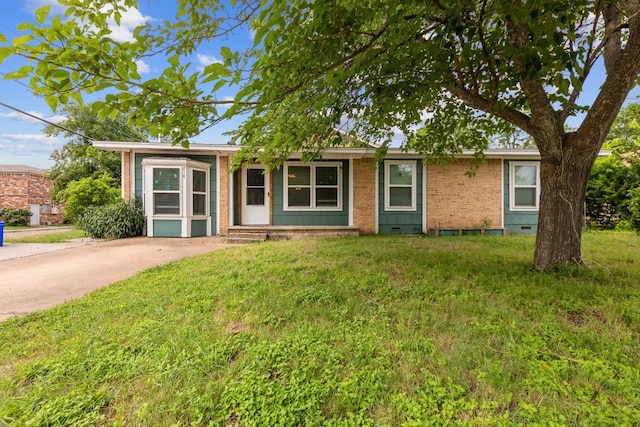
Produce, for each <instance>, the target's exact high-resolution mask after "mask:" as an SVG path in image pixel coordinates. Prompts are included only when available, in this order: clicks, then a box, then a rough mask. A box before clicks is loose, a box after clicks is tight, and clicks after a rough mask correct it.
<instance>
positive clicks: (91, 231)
mask: <svg viewBox="0 0 640 427" xmlns="http://www.w3.org/2000/svg"><path fill="white" fill-rule="evenodd" d="M77 226H78V228H80V229H82V230H84V232H85V233H87V235H88V236H90V237H93V238H96V239H123V238H126V237H135V236H141V235H142V231H143V228H144V211H143V209H142V202H140V201H139V200H133V201H131V202H130V203H127V202H125V201H124V200H121V201H119V202H118V203H114V204H111V205H106V206H89V207H87V208H86V209H85V210H84V213H83V214H82V215H81V216H80V217H79V218H78V221H77Z"/></svg>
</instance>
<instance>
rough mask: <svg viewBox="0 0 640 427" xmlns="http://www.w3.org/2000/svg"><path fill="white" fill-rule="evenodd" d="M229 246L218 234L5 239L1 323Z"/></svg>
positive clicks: (0, 262)
mask: <svg viewBox="0 0 640 427" xmlns="http://www.w3.org/2000/svg"><path fill="white" fill-rule="evenodd" d="M17 237H18V236H11V238H17ZM6 238H7V235H6V234H5V239H6ZM226 247H228V246H227V245H226V244H225V243H223V241H222V239H221V238H218V237H196V238H189V239H177V238H176V239H165V238H149V237H135V238H130V239H120V240H110V241H96V240H91V239H76V240H74V241H72V242H69V243H49V244H40V243H7V242H6V241H5V244H4V246H2V247H0V321H2V320H5V319H7V318H9V317H11V316H19V315H22V314H26V313H29V312H32V311H37V310H43V309H46V308H50V307H53V306H55V305H57V304H60V303H63V302H65V301H68V300H71V299H75V298H79V297H81V296H83V295H85V294H87V293H88V292H91V291H93V290H95V289H98V288H101V287H103V286H107V285H109V284H111V283H114V282H117V281H119V280H122V279H126V278H127V277H130V276H132V275H134V274H135V273H137V272H139V271H142V270H146V269H148V268H151V267H154V266H156V265H161V264H166V263H168V262H171V261H175V260H178V259H181V258H187V257H191V256H195V255H200V254H204V253H207V252H211V251H214V250H219V249H223V248H226Z"/></svg>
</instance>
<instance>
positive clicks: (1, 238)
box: [0, 221, 4, 246]
mask: <svg viewBox="0 0 640 427" xmlns="http://www.w3.org/2000/svg"><path fill="white" fill-rule="evenodd" d="M3 241H4V221H0V246H2V243H3Z"/></svg>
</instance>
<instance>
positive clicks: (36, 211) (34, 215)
mask: <svg viewBox="0 0 640 427" xmlns="http://www.w3.org/2000/svg"><path fill="white" fill-rule="evenodd" d="M30 224H31V225H40V205H37V204H32V205H31V222H30Z"/></svg>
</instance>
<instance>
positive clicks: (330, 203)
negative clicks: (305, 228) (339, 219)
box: [284, 163, 342, 210]
mask: <svg viewBox="0 0 640 427" xmlns="http://www.w3.org/2000/svg"><path fill="white" fill-rule="evenodd" d="M284 173H285V178H284V179H285V185H286V190H285V194H284V196H285V200H284V202H285V203H284V206H285V210H304V209H321V210H340V209H341V204H342V203H341V197H340V195H341V186H340V182H341V180H342V179H341V178H342V168H341V167H340V165H339V164H328V163H322V164H313V165H300V164H293V163H287V164H285V168H284Z"/></svg>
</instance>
